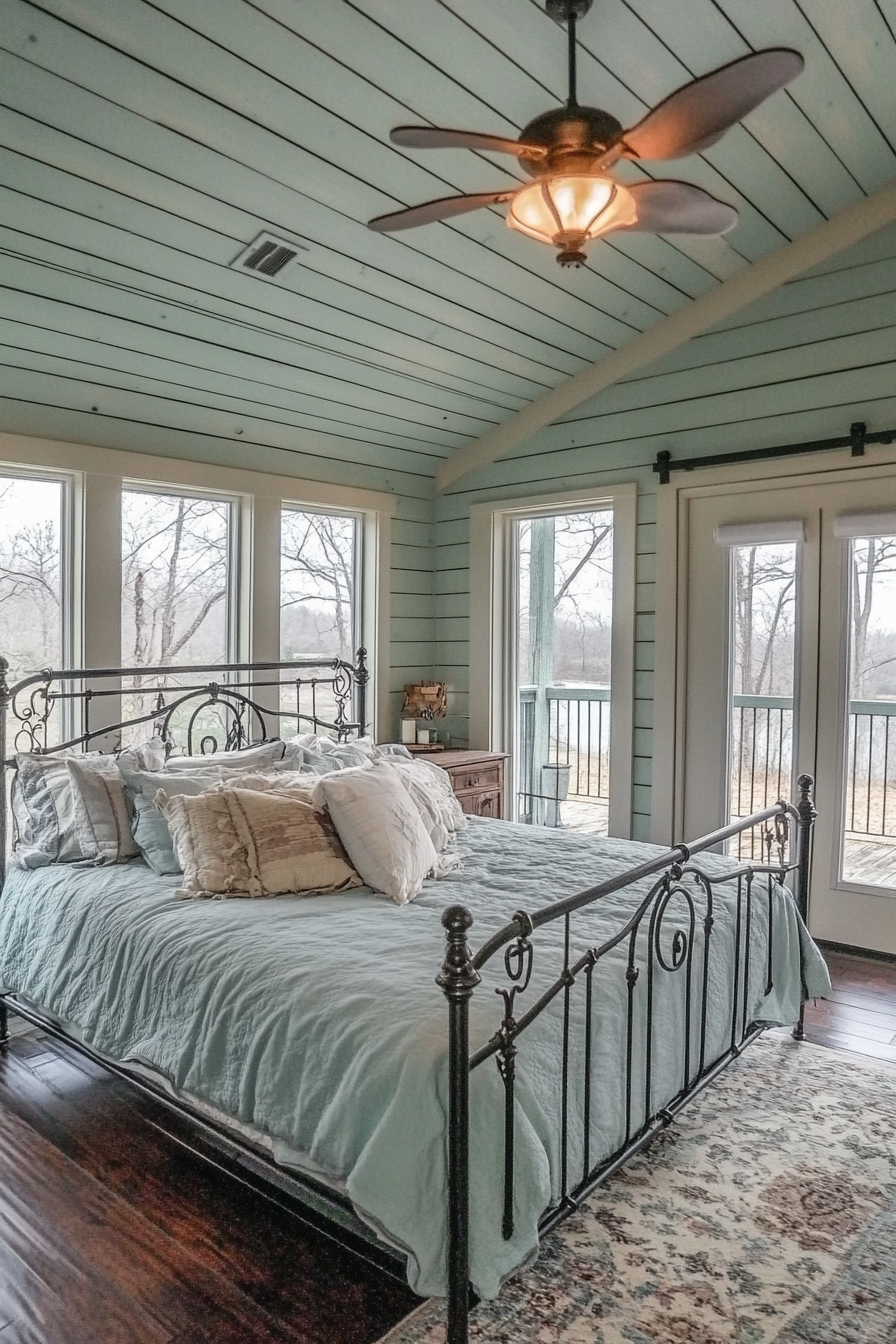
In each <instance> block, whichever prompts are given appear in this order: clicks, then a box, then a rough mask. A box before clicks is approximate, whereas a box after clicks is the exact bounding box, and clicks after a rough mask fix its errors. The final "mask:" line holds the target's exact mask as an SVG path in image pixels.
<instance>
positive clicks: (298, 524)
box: [280, 506, 360, 662]
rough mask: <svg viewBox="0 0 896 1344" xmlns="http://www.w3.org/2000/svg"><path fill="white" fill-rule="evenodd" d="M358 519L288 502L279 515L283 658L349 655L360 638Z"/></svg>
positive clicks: (351, 515) (349, 659) (340, 656)
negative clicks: (293, 506) (305, 507)
mask: <svg viewBox="0 0 896 1344" xmlns="http://www.w3.org/2000/svg"><path fill="white" fill-rule="evenodd" d="M358 523H359V519H358V518H357V517H356V516H355V515H354V514H339V513H318V512H312V511H310V510H308V509H298V508H292V507H290V506H286V507H285V508H284V509H283V512H282V515H281V519H280V657H281V658H282V659H284V661H286V660H288V659H290V658H297V657H305V656H307V657H315V656H320V657H322V658H345V659H346V660H347V661H349V662H351V661H352V659H353V658H354V653H355V650H356V648H357V646H358V642H359V634H358V606H357V600H356V595H357V592H358V588H359V584H358V543H359V531H360V529H359V526H358Z"/></svg>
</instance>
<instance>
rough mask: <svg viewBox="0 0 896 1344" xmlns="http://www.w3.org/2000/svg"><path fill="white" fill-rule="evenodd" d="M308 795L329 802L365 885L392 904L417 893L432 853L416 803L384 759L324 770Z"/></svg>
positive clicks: (432, 864) (434, 859) (433, 856)
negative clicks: (360, 766) (356, 767)
mask: <svg viewBox="0 0 896 1344" xmlns="http://www.w3.org/2000/svg"><path fill="white" fill-rule="evenodd" d="M311 798H312V801H313V802H314V803H315V804H317V805H318V806H323V805H324V804H326V806H327V807H328V808H329V811H330V816H331V817H332V818H333V822H334V824H335V826H336V830H337V831H338V832H339V838H340V840H341V841H342V843H343V845H344V846H345V849H346V852H347V854H348V857H349V859H350V860H351V862H352V864H353V865H354V866H355V868H357V870H358V872H359V873H360V874H361V876H362V878H363V879H364V881H365V882H366V883H367V885H368V886H369V887H373V889H374V891H382V892H385V894H386V895H387V896H391V897H392V900H393V901H396V902H397V904H398V905H406V904H407V902H408V901H412V900H413V899H414V897H415V896H416V895H418V893H419V892H420V889H421V887H422V886H423V882H424V880H425V878H426V876H427V874H428V873H430V872H432V870H433V868H434V867H435V866H436V864H437V862H438V855H437V853H436V849H435V846H434V845H433V843H432V840H431V839H430V838H429V834H428V833H427V830H426V827H425V826H424V824H423V820H422V818H421V816H420V811H419V808H418V807H417V805H416V803H415V802H414V801H413V799H412V798H411V796H410V794H409V792H408V790H407V789H406V788H405V786H404V784H403V782H402V779H401V776H400V774H399V773H398V771H397V770H396V769H395V768H394V767H393V765H392V764H391V763H390V762H387V761H380V762H377V764H375V765H371V766H369V767H368V768H367V769H361V770H339V771H337V772H336V773H335V774H332V775H324V776H323V777H322V778H321V779H319V780H318V781H317V783H316V785H315V786H314V790H313V792H312V794H311Z"/></svg>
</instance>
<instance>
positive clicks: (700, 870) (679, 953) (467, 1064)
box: [437, 775, 816, 1344]
mask: <svg viewBox="0 0 896 1344" xmlns="http://www.w3.org/2000/svg"><path fill="white" fill-rule="evenodd" d="M798 787H799V799H798V802H797V804H796V806H793V805H792V804H790V803H787V802H783V801H781V802H778V803H776V804H775V805H774V806H773V807H769V808H766V809H765V810H763V811H761V812H757V813H755V814H754V815H753V816H750V817H747V818H745V819H743V820H742V821H738V822H736V823H734V824H732V825H729V826H725V827H722V828H721V829H719V830H716V831H714V832H712V834H710V835H706V836H703V837H702V838H701V839H699V840H697V841H695V842H693V843H692V844H688V845H683V844H682V845H676V846H675V847H674V848H672V849H670V850H667V851H666V852H664V853H662V854H660V855H658V856H657V858H655V859H652V860H650V861H648V862H647V863H644V864H642V865H640V866H639V867H637V868H635V869H632V870H630V871H629V872H627V873H624V874H622V875H621V876H620V877H617V878H613V879H611V880H609V881H607V882H603V883H600V884H599V885H598V886H595V887H591V888H589V889H588V890H586V891H582V892H578V893H576V894H575V895H573V896H569V897H566V898H564V899H562V900H559V901H554V902H553V903H551V904H550V905H546V906H543V907H541V908H540V909H538V910H536V911H534V912H532V913H531V914H530V913H527V912H525V911H519V912H517V914H516V915H515V916H514V918H513V919H512V920H511V921H510V922H509V923H508V924H506V925H505V926H504V928H503V929H501V930H499V931H498V932H497V933H495V934H494V935H492V937H491V938H489V939H488V940H487V941H486V942H485V943H484V944H483V945H482V946H481V947H480V948H479V949H478V950H476V951H474V950H473V949H472V948H471V947H470V943H469V939H468V934H469V930H470V928H471V926H472V923H473V916H472V915H471V913H470V911H469V910H467V909H466V908H465V907H464V906H460V905H457V906H452V907H450V908H449V909H448V910H446V911H445V912H444V914H443V916H442V923H443V925H444V927H445V931H446V944H447V945H446V954H445V960H444V963H443V965H442V969H441V972H440V974H439V976H438V978H437V983H438V984H439V986H440V987H441V989H442V991H443V993H444V995H445V997H446V999H447V1001H448V1060H449V1114H448V1135H447V1156H448V1266H447V1269H448V1275H447V1279H448V1336H447V1344H466V1341H467V1339H468V1314H469V1308H470V1303H471V1288H470V1282H469V1210H470V1190H471V1185H470V1164H469V1134H470V1127H469V1086H470V1074H471V1072H472V1071H473V1070H475V1069H477V1068H480V1067H481V1066H482V1065H483V1064H485V1063H486V1061H488V1060H492V1059H493V1060H494V1061H495V1063H496V1064H497V1068H498V1071H499V1073H500V1076H501V1079H502V1082H503V1088H504V1108H503V1116H502V1117H500V1118H497V1117H496V1123H500V1124H501V1125H502V1126H503V1143H504V1194H503V1208H502V1235H503V1236H504V1238H505V1240H507V1239H509V1238H510V1237H512V1236H513V1230H514V1130H515V1108H516V1103H515V1080H516V1069H517V1056H518V1053H519V1049H520V1045H521V1041H522V1037H523V1035H524V1033H525V1032H526V1030H527V1029H528V1028H529V1027H531V1026H532V1025H533V1023H535V1022H536V1021H537V1020H538V1019H539V1018H540V1017H541V1016H542V1014H544V1013H545V1012H546V1011H548V1010H549V1009H550V1008H551V1007H552V1006H553V1007H554V1010H555V1011H559V1014H560V1023H561V1026H560V1040H561V1047H560V1049H561V1057H560V1084H559V1095H558V1098H557V1104H558V1109H559V1112H560V1132H559V1161H560V1171H559V1185H560V1198H559V1200H558V1201H557V1202H556V1203H555V1204H554V1205H552V1206H551V1207H550V1208H549V1209H548V1210H546V1211H545V1213H544V1215H543V1217H542V1219H541V1221H540V1224H539V1228H540V1231H541V1232H546V1231H547V1230H549V1229H550V1228H551V1227H553V1226H555V1225H556V1224H557V1223H558V1222H560V1221H561V1220H562V1219H563V1218H565V1217H566V1216H567V1215H568V1214H569V1213H571V1212H572V1211H573V1210H575V1209H577V1208H578V1207H579V1206H580V1205H581V1203H582V1201H583V1200H584V1199H585V1198H586V1197H587V1195H589V1194H590V1193H591V1192H592V1191H593V1190H594V1189H595V1188H596V1187H597V1186H599V1185H600V1184H602V1183H603V1182H604V1181H606V1180H607V1179H608V1177H609V1176H610V1175H612V1174H613V1172H614V1171H616V1170H618V1168H619V1167H620V1166H621V1165H622V1164H623V1163H624V1162H626V1161H627V1160H628V1159H629V1158H630V1157H632V1156H633V1155H634V1154H635V1153H637V1152H639V1151H640V1150H641V1149H643V1148H644V1147H646V1146H647V1145H648V1144H649V1143H650V1142H652V1140H653V1139H654V1138H655V1137H656V1135H657V1134H658V1133H659V1132H660V1130H662V1129H664V1128H665V1127H666V1126H667V1125H669V1124H670V1123H671V1121H672V1120H673V1119H674V1117H675V1115H676V1114H677V1113H678V1111H680V1110H681V1108H682V1107H683V1106H684V1105H685V1104H686V1103H687V1102H688V1101H690V1100H691V1099H692V1098H693V1097H694V1096H696V1095H697V1093H698V1092H700V1091H702V1089H703V1088H704V1087H705V1086H706V1085H707V1084H708V1083H709V1082H710V1081H711V1080H712V1078H714V1077H715V1075H716V1074H717V1073H718V1072H720V1070H721V1069H723V1068H724V1067H725V1065H726V1064H728V1063H729V1062H730V1061H731V1060H732V1059H734V1058H736V1057H737V1055H739V1054H740V1053H741V1052H742V1051H743V1049H744V1048H745V1046H746V1045H748V1044H749V1043H750V1042H751V1041H752V1040H754V1039H755V1038H756V1037H757V1036H758V1035H760V1034H761V1032H762V1031H763V1030H764V1027H763V1025H762V1024H761V1023H758V1022H754V1021H753V1020H752V1019H751V1007H750V1004H751V1002H752V1001H753V997H754V995H753V991H755V989H756V988H757V985H756V983H755V981H756V975H757V971H756V968H755V967H754V964H753V963H754V957H753V944H754V938H753V933H754V926H755V923H756V919H757V905H758V903H759V902H760V901H761V902H763V903H764V904H765V911H764V914H765V917H766V919H767V926H768V934H767V946H766V949H765V957H764V964H763V965H762V966H761V968H760V971H761V975H762V985H761V988H762V990H763V992H764V994H766V995H767V994H770V993H771V991H772V989H773V987H774V986H773V958H774V946H773V906H774V903H775V902H776V901H777V900H779V899H782V898H783V899H787V897H786V896H783V897H782V895H781V893H780V891H779V887H780V886H781V885H782V884H783V882H784V880H785V878H787V877H788V875H792V878H793V885H794V889H795V897H796V904H797V908H798V910H799V913H800V915H801V916H802V918H803V919H804V920H805V918H806V914H807V909H808V895H809V873H810V866H811V856H812V834H813V826H814V822H815V816H816V813H815V808H814V805H813V801H812V779H811V778H810V777H809V776H808V775H801V776H800V778H799V781H798ZM792 825H793V826H795V829H796V846H795V855H791V854H790V853H788V851H789V849H790V840H791V826H792ZM756 826H762V827H763V828H764V848H765V850H766V857H767V860H768V861H767V862H766V863H764V864H751V863H748V864H743V863H741V864H739V865H736V866H734V865H733V866H732V867H731V868H730V869H728V870H727V871H719V872H709V871H708V870H707V869H706V868H705V867H701V866H699V865H698V864H695V863H693V862H692V859H693V856H694V855H696V854H699V853H701V852H703V851H707V850H711V849H714V848H716V847H718V846H720V845H723V844H724V843H725V842H726V841H728V840H730V839H732V838H733V837H735V836H737V835H739V834H740V833H741V832H742V831H745V830H749V829H751V828H753V827H756ZM773 850H774V851H775V860H776V861H774V862H773V861H772V851H773ZM649 878H655V879H656V880H655V881H654V882H653V884H652V885H651V886H650V889H649V890H648V892H647V894H646V895H645V896H644V897H643V898H642V899H641V900H640V902H639V903H638V905H637V907H636V908H635V910H634V912H633V913H632V915H631V916H630V917H629V918H628V919H627V921H626V922H625V924H624V925H623V927H622V928H620V929H619V930H618V932H616V933H615V934H614V935H613V936H612V937H611V938H609V939H608V940H606V941H605V942H603V943H601V944H600V945H599V946H595V947H588V948H587V949H586V950H585V951H584V952H579V954H578V955H577V956H576V955H573V950H572V949H573V940H572V927H571V920H572V917H573V916H574V915H575V914H576V913H577V912H579V911H583V910H587V909H588V908H589V907H593V906H594V905H595V904H596V903H597V902H599V901H601V900H603V899H605V898H606V897H608V896H610V895H612V894H613V893H615V892H618V891H621V890H623V889H624V888H626V887H629V886H631V885H632V884H633V883H635V882H638V881H642V880H645V879H649ZM721 886H728V887H729V888H731V889H732V892H733V894H732V897H731V899H730V900H729V901H728V902H727V903H724V902H722V901H721V900H719V899H718V892H717V889H718V888H719V887H721ZM673 905H675V906H676V907H677V911H678V916H677V918H676V919H673V918H672V917H671V916H670V909H671V907H672V906H673ZM667 919H668V923H667ZM557 922H560V924H561V929H562V948H563V952H562V964H561V968H560V972H559V974H557V975H556V976H555V977H554V978H553V979H552V980H551V981H550V983H549V984H548V985H547V986H546V987H545V988H543V989H542V990H541V992H540V993H539V995H538V997H537V998H536V999H535V1001H534V1002H533V1003H531V1004H530V1005H528V1006H527V1007H526V1009H525V1010H522V1009H521V1007H520V1006H518V1004H517V999H518V997H519V996H520V995H523V994H524V993H525V991H526V989H527V988H528V987H529V983H530V980H531V976H532V968H533V961H534V957H535V953H536V947H535V944H534V943H533V941H532V936H533V934H534V933H535V932H536V930H538V929H539V928H542V927H544V926H546V925H548V924H554V923H557ZM725 944H727V947H728V949H729V951H730V950H732V949H733V983H732V985H731V1002H730V1020H728V1021H727V1022H726V1023H725V1034H724V1044H723V1048H722V1049H721V1051H720V1052H712V1051H710V1050H709V1048H708V1035H709V1031H708V1027H709V1024H708V1011H709V1008H708V986H709V982H710V978H711V975H712V971H713V964H714V963H713V954H714V952H715V950H716V948H719V949H720V952H719V955H723V950H722V949H723V945H725ZM502 949H503V952H504V972H505V974H506V977H507V984H506V987H503V988H500V989H498V990H497V993H498V994H499V995H500V996H501V999H502V1001H503V1016H502V1018H501V1021H500V1025H499V1026H498V1028H497V1030H496V1031H495V1033H494V1034H493V1035H492V1037H491V1038H490V1039H489V1040H488V1041H487V1042H486V1043H485V1044H484V1045H482V1046H481V1047H479V1048H478V1049H477V1050H476V1051H474V1052H472V1053H471V1050H470V1040H469V1008H470V1001H471V999H472V996H473V994H474V992H475V990H476V987H477V985H479V983H480V981H481V979H482V977H481V975H480V972H481V971H482V970H483V968H484V967H485V966H486V965H487V963H488V962H490V961H491V959H492V958H493V957H494V956H496V955H497V954H498V953H499V952H500V951H501V950H502ZM617 949H618V950H619V953H620V955H618V956H617V959H616V964H615V965H614V966H613V967H612V971H614V972H615V973H617V974H619V973H621V974H622V976H623V977H624V982H625V1001H626V1042H625V1049H626V1063H625V1079H624V1086H625V1137H624V1141H623V1143H622V1144H621V1146H620V1147H619V1148H618V1149H617V1150H616V1151H615V1152H614V1153H612V1154H610V1155H609V1156H601V1157H599V1158H597V1160H595V1156H594V1154H592V1152H591V1112H592V1101H593V1096H594V1087H595V1079H594V1076H593V1046H594V1036H595V1014H596V1011H597V1007H598V999H599V992H598V985H597V983H596V976H595V972H596V971H597V969H598V968H599V967H602V966H605V965H608V964H609V963H608V958H609V956H610V954H611V953H613V952H614V951H616V950H617ZM671 976H681V977H682V978H683V980H684V981H685V984H684V989H683V993H684V1005H685V1006H684V1032H683V1045H682V1054H683V1060H682V1068H681V1075H680V1083H681V1085H680V1087H679V1088H678V1090H677V1091H676V1092H674V1094H673V1095H672V1096H662V1095H659V1096H658V1085H657V1081H656V1076H655V1064H656V1051H657V1041H656V1032H655V1026H656V1021H657V1015H658V1011H659V1005H658V999H657V989H658V986H659V985H660V983H661V982H662V981H663V980H664V978H668V977H671ZM800 978H801V984H802V998H803V999H805V997H806V985H805V966H804V964H803V963H802V959H801V965H800ZM639 986H640V989H639ZM574 993H579V994H581V995H583V996H584V1004H582V1003H581V999H579V1000H577V1006H578V1007H577V1011H578V1023H579V1024H581V1022H582V1020H583V1022H584V1026H583V1032H582V1034H583V1037H584V1039H583V1040H582V1041H581V1042H580V1050H579V1051H578V1054H579V1056H580V1060H579V1061H577V1060H576V1058H574V1055H575V1053H576V1052H575V1051H574V1049H573V1029H574V1022H573V994H574ZM639 1035H640V1036H643V1041H644V1057H643V1063H644V1069H643V1083H640V1084H639V1082H638V1080H639V1079H640V1078H641V1072H640V1070H639V1069H636V1067H635V1064H636V1061H635V1050H636V1045H635V1041H636V1037H637V1036H639ZM793 1035H794V1037H795V1038H796V1039H797V1040H801V1039H802V1036H803V1012H802V1007H801V1008H800V1013H799V1019H798V1021H797V1023H796V1026H795V1027H794V1030H793ZM694 1038H696V1040H695V1041H694V1044H693V1045H692V1041H693V1040H694ZM577 1062H582V1071H581V1073H579V1074H578V1075H576V1074H575V1072H574V1070H575V1064H576V1063H577ZM636 1092H639V1093H640V1095H637V1096H636ZM580 1100H581V1110H580V1112H579V1113H578V1114H577V1115H576V1116H575V1117H574V1116H573V1111H572V1108H573V1107H575V1106H576V1105H577V1104H578V1102H579V1101H580ZM574 1119H575V1120H576V1121H577V1123H576V1124H575V1125H574V1124H573V1120H574ZM573 1131H575V1132H576V1133H581V1145H580V1148H579V1151H577V1152H575V1151H573V1146H572V1143H571V1135H572V1133H573Z"/></svg>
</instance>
